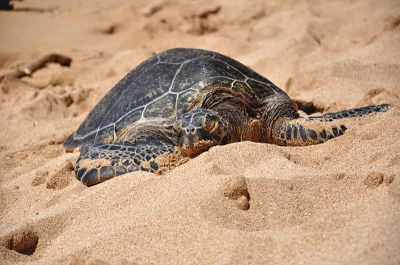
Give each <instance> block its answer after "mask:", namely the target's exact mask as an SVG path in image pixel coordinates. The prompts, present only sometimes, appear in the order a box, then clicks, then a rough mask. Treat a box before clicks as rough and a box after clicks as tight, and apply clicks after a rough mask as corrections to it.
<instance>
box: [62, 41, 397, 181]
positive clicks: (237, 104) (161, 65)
mask: <svg viewBox="0 0 400 265" xmlns="http://www.w3.org/2000/svg"><path fill="white" fill-rule="evenodd" d="M390 107H391V105H388V104H383V105H378V106H369V107H363V108H356V109H352V110H346V111H341V112H338V113H328V114H325V115H322V116H319V117H308V118H303V117H300V116H299V114H298V113H297V110H296V105H295V103H293V101H292V100H291V99H290V98H289V96H288V95H287V94H286V93H285V92H284V91H282V90H281V89H280V88H278V87H277V86H276V85H274V84H273V83H272V82H270V81H269V80H268V79H266V78H264V77H262V76H261V75H259V74H257V73H255V72H254V71H252V70H251V69H249V68H248V67H246V66H244V65H243V64H241V63H239V62H237V61H235V60H233V59H231V58H229V57H226V56H224V55H221V54H219V53H216V52H212V51H206V50H198V49H172V50H167V51H164V52H162V53H160V54H157V55H155V56H154V57H152V58H150V59H148V60H147V61H145V62H143V63H141V64H140V65H139V66H137V67H136V68H135V69H133V70H132V71H131V72H130V73H129V74H127V75H126V76H125V77H124V78H123V79H122V80H121V81H120V82H119V83H118V84H116V85H115V87H114V88H113V89H111V90H110V91H109V92H108V93H107V94H106V95H105V96H104V97H103V99H101V101H100V102H99V103H98V104H97V105H96V106H95V107H94V109H93V110H92V111H91V112H90V113H89V115H88V116H87V117H86V119H85V120H84V121H83V123H82V125H81V126H80V127H79V128H78V130H77V131H76V132H75V133H74V134H72V135H71V136H69V137H68V139H67V140H66V141H65V143H64V147H66V148H75V147H78V146H83V148H82V150H81V153H80V156H79V159H78V161H77V163H76V176H77V178H78V179H79V180H80V181H82V182H83V183H84V184H86V185H88V186H90V185H94V184H97V183H100V182H103V181H105V180H108V179H110V178H112V177H115V176H118V175H121V174H125V173H127V172H132V171H138V170H145V171H151V172H155V171H157V170H158V169H159V168H160V166H162V165H161V164H160V162H159V161H158V159H157V158H159V157H160V156H163V155H166V154H167V155H168V154H172V153H174V152H176V147H179V150H180V153H181V154H182V155H183V156H188V157H193V156H196V155H198V154H199V153H201V152H204V151H206V150H207V149H209V148H210V147H212V146H215V145H224V144H228V143H233V142H238V141H254V142H264V143H272V144H278V145H291V146H303V145H310V144H318V143H323V142H325V141H327V140H328V139H331V138H334V137H337V136H339V135H342V134H343V133H344V131H345V130H346V127H345V125H343V124H340V123H337V122H335V121H336V120H340V119H344V118H353V117H362V116H365V115H369V114H372V113H376V112H383V111H386V110H388V109H389V108H390Z"/></svg>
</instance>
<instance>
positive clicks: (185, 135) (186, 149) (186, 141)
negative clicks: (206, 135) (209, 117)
mask: <svg viewBox="0 0 400 265" xmlns="http://www.w3.org/2000/svg"><path fill="white" fill-rule="evenodd" d="M199 141H200V138H199V136H198V134H197V130H196V128H194V127H193V128H192V126H189V127H187V128H185V129H184V130H183V132H182V138H181V143H180V146H181V152H182V154H183V155H185V156H192V155H193V150H194V143H196V142H199Z"/></svg>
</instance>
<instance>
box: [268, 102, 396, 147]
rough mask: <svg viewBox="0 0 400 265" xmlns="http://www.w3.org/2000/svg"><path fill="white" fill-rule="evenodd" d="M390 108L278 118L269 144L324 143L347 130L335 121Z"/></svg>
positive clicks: (388, 106) (372, 107)
mask: <svg viewBox="0 0 400 265" xmlns="http://www.w3.org/2000/svg"><path fill="white" fill-rule="evenodd" d="M391 107H393V105H390V104H382V105H377V106H368V107H362V108H355V109H350V110H344V111H340V112H336V113H327V114H324V115H322V116H313V117H308V118H297V119H290V118H280V119H278V120H277V121H276V123H275V124H274V126H273V128H272V131H271V137H270V139H271V140H270V142H272V143H274V144H278V145H289V146H304V145H312V144H319V143H324V142H326V141H328V140H329V139H332V138H335V137H338V136H340V135H342V134H343V133H344V132H345V131H346V130H347V127H346V126H345V125H344V124H342V122H339V121H337V120H340V119H345V118H358V117H364V116H367V115H371V114H374V113H378V112H385V111H387V110H388V109H390V108H391Z"/></svg>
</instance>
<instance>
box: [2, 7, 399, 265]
mask: <svg viewBox="0 0 400 265" xmlns="http://www.w3.org/2000/svg"><path fill="white" fill-rule="evenodd" d="M15 6H16V8H17V9H20V11H11V12H6V11H0V20H1V21H2V22H1V23H0V38H1V39H2V45H1V47H0V69H1V70H5V69H10V68H13V67H17V66H19V65H21V64H23V63H25V62H27V61H29V60H32V59H34V58H37V57H38V56H42V55H45V54H48V53H51V52H59V53H63V54H66V55H68V56H70V57H72V58H73V63H72V65H71V67H69V68H68V67H61V66H59V65H57V64H49V65H47V66H46V67H45V68H43V69H40V70H38V71H37V72H35V73H34V74H33V75H32V76H30V77H24V78H22V79H15V78H10V77H6V78H5V79H4V80H2V81H1V82H0V113H1V114H0V127H1V128H2V137H1V140H0V176H1V177H0V201H1V202H2V203H1V204H0V260H1V262H0V263H2V264H3V263H4V264H16V263H17V264H25V263H29V264H399V263H400V222H399V219H400V154H399V151H398V150H400V141H399V139H398V138H399V131H400V109H399V108H398V107H397V108H394V109H392V110H390V111H389V112H387V113H381V114H377V115H374V116H370V117H366V118H363V119H356V120H351V121H350V120H349V121H346V126H347V127H348V130H347V131H346V133H345V134H344V135H343V136H341V137H338V138H335V139H333V140H330V141H328V142H327V143H324V144H321V145H315V146H309V147H279V146H275V145H269V144H261V143H251V142H242V143H235V144H230V145H227V146H221V147H214V148H212V149H211V150H209V151H208V152H205V153H203V154H201V155H200V156H198V157H197V158H195V159H192V160H190V161H189V162H187V163H185V164H184V165H181V166H179V167H178V168H176V169H174V170H172V171H170V172H169V173H167V174H165V175H162V176H159V175H154V174H150V173H143V172H136V173H129V174H126V175H123V176H120V177H117V178H114V179H111V180H109V181H107V182H104V183H102V184H99V185H96V186H93V187H90V188H87V187H86V186H84V185H82V184H81V183H80V182H79V181H77V180H76V179H75V176H74V165H75V161H76V159H77V157H78V153H77V152H72V153H67V152H66V151H65V150H64V149H63V148H62V143H63V141H64V140H65V139H66V137H67V136H68V135H69V134H71V133H72V132H73V131H74V130H76V129H77V127H78V126H79V124H80V123H81V122H82V120H83V119H84V118H85V116H86V115H87V114H88V112H89V111H90V110H91V109H92V108H93V106H94V105H95V104H96V103H97V102H98V101H99V100H100V99H101V97H102V96H103V95H104V94H105V93H107V91H108V90H109V89H110V88H111V87H112V86H113V85H114V84H115V83H116V82H117V81H118V80H120V79H121V78H122V77H123V76H124V75H125V74H126V73H128V72H129V71H130V70H131V69H132V68H133V67H134V66H136V65H137V64H138V63H140V62H141V61H143V60H145V59H146V58H148V57H150V56H152V55H153V54H155V53H157V52H160V51H163V50H165V49H167V48H173V47H196V48H204V49H211V50H215V51H219V52H221V53H223V54H226V55H228V56H231V57H233V58H235V59H238V60H240V61H241V62H243V63H245V64H246V65H248V66H250V67H251V68H253V69H254V70H256V71H257V72H259V73H260V74H263V75H264V76H266V77H267V78H269V79H270V80H271V81H273V82H274V83H276V84H277V85H278V86H280V87H281V88H283V89H285V91H286V92H287V93H288V94H289V95H290V96H291V97H293V98H296V99H300V100H307V101H312V102H313V103H314V105H315V106H317V107H318V110H320V111H321V112H332V111H339V110H342V109H345V108H352V107H359V106H365V105H373V104H382V103H391V104H395V105H397V106H400V89H399V88H400V53H399V52H398V51H399V47H400V27H399V24H400V16H399V14H400V4H399V2H398V1H395V0H393V1H391V0H390V1H384V2H382V1H377V0H367V1H361V0H358V1H357V0H356V1H350V2H349V1H347V2H343V1H338V2H332V1H322V0H318V1H312V3H309V1H285V3H281V1H268V2H265V1H261V0H260V1H258V0H254V1H251V2H249V1H247V0H246V1H245V0H243V1H242V0H240V1H235V3H234V4H233V3H231V2H230V1H223V0H219V1H214V2H213V4H211V3H209V1H203V0H199V1H189V2H187V1H163V0H161V1H154V2H153V3H151V4H149V3H147V1H144V0H140V1H127V0H118V1H112V3H111V2H110V1H105V0H93V1H78V0H73V1H49V0H38V1H33V0H32V1H31V0H25V1H23V2H17V3H16V4H15ZM27 8H28V9H29V10H31V11H21V10H27ZM40 10H41V11H40ZM39 11H40V12H39Z"/></svg>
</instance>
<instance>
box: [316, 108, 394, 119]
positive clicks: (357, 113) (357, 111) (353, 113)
mask: <svg viewBox="0 0 400 265" xmlns="http://www.w3.org/2000/svg"><path fill="white" fill-rule="evenodd" d="M391 107H393V105H390V104H381V105H376V106H367V107H361V108H354V109H349V110H343V111H339V112H334V113H326V114H324V115H322V116H311V117H308V118H309V119H323V120H328V121H332V120H338V119H345V118H360V117H364V116H367V115H371V114H375V113H378V112H385V111H387V110H389V109H390V108H391Z"/></svg>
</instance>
